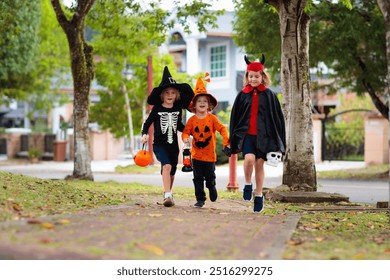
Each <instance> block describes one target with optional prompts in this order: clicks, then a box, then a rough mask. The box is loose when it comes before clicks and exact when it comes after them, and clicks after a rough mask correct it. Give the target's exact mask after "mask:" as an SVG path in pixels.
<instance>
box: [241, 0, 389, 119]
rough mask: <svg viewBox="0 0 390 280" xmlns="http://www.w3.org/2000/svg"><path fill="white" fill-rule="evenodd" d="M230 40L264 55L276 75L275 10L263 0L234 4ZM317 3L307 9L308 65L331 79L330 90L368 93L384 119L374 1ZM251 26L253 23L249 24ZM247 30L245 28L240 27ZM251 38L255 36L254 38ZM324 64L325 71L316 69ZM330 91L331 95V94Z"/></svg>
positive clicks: (379, 22)
mask: <svg viewBox="0 0 390 280" xmlns="http://www.w3.org/2000/svg"><path fill="white" fill-rule="evenodd" d="M236 2H238V3H237V8H238V10H237V17H236V22H235V23H234V30H235V31H236V37H235V41H236V43H237V44H238V45H239V46H244V47H245V49H246V51H247V52H248V53H249V54H251V55H253V56H256V57H260V55H261V53H265V55H266V66H267V68H269V69H271V70H272V72H273V73H274V74H275V75H278V73H279V71H280V60H279V57H280V31H279V21H278V14H277V13H276V10H275V9H274V8H273V7H271V6H269V5H267V4H266V3H265V2H268V1H264V2H262V3H259V1H257V0H243V1H236ZM346 3H348V2H345V1H343V2H334V1H325V0H324V1H317V2H315V3H312V5H311V6H308V8H307V12H308V13H309V15H310V17H311V19H310V33H309V45H310V47H309V57H310V61H309V63H310V67H311V68H316V70H317V74H318V75H320V76H323V75H327V76H328V77H333V78H335V80H336V83H335V84H333V85H332V86H333V87H335V88H341V87H343V88H348V89H350V90H352V91H355V92H357V93H359V94H361V93H363V92H369V93H370V96H371V99H372V100H373V103H374V104H375V105H376V107H377V109H378V110H379V111H380V112H381V113H382V114H383V115H384V116H385V117H386V116H387V115H385V114H384V113H385V111H386V110H387V108H386V106H385V105H384V92H385V87H386V85H387V83H386V74H387V64H386V62H387V61H386V55H385V54H386V36H385V34H386V29H385V23H384V18H383V16H382V15H381V13H380V11H379V8H378V5H377V3H376V1H375V0H354V1H351V3H350V4H348V5H346ZM253 22H256V24H250V23H253ZM245 27H246V28H245ZM253 34H257V35H256V36H254V35H253ZM320 63H325V65H326V67H318V66H319V65H320ZM330 92H334V88H333V91H332V90H330Z"/></svg>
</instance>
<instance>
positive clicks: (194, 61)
mask: <svg viewBox="0 0 390 280" xmlns="http://www.w3.org/2000/svg"><path fill="white" fill-rule="evenodd" d="M186 43H187V73H188V74H189V75H195V74H196V73H198V72H200V68H199V64H198V63H199V39H198V38H187V39H186Z"/></svg>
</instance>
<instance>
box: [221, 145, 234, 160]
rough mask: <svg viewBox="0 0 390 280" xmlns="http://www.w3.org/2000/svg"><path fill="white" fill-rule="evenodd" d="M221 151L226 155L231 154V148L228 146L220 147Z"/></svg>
mask: <svg viewBox="0 0 390 280" xmlns="http://www.w3.org/2000/svg"><path fill="white" fill-rule="evenodd" d="M222 152H224V153H225V155H226V156H227V157H230V156H231V155H232V150H231V149H230V147H229V146H226V147H224V148H223V149H222Z"/></svg>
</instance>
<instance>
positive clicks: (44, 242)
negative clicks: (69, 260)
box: [40, 238, 51, 244]
mask: <svg viewBox="0 0 390 280" xmlns="http://www.w3.org/2000/svg"><path fill="white" fill-rule="evenodd" d="M40 242H41V243H42V244H49V243H51V240H50V239H49V238H42V239H41V240H40Z"/></svg>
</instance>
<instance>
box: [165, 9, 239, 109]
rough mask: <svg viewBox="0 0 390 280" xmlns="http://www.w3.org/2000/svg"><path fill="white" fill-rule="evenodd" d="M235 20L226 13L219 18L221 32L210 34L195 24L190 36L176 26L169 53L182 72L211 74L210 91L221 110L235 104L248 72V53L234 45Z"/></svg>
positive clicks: (218, 29)
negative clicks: (246, 60) (245, 56)
mask: <svg viewBox="0 0 390 280" xmlns="http://www.w3.org/2000/svg"><path fill="white" fill-rule="evenodd" d="M233 19H234V12H226V13H225V14H224V15H222V16H219V17H218V20H217V24H218V28H216V29H209V30H208V31H206V32H199V31H198V30H197V28H196V26H195V22H194V21H193V22H191V23H190V26H191V28H192V30H191V33H190V34H186V33H185V32H184V30H183V28H182V26H179V25H176V26H175V27H174V28H173V29H171V30H170V32H169V35H168V42H167V45H166V49H165V51H167V52H169V53H170V54H171V55H172V56H173V57H174V61H175V63H176V65H177V69H178V71H182V72H186V73H188V74H190V75H195V74H196V73H199V72H209V73H210V76H211V82H210V83H209V84H208V85H207V89H208V90H209V91H210V92H212V93H213V95H214V96H215V97H216V98H217V100H218V108H217V109H218V110H226V108H227V107H228V106H229V105H230V106H231V105H232V104H233V102H234V99H235V97H236V95H237V92H238V91H240V90H241V89H242V79H243V74H244V73H245V69H246V63H245V61H244V52H243V50H242V49H240V48H238V47H237V46H236V45H235V44H234V42H233V24H232V22H233ZM193 20H194V19H193Z"/></svg>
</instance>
